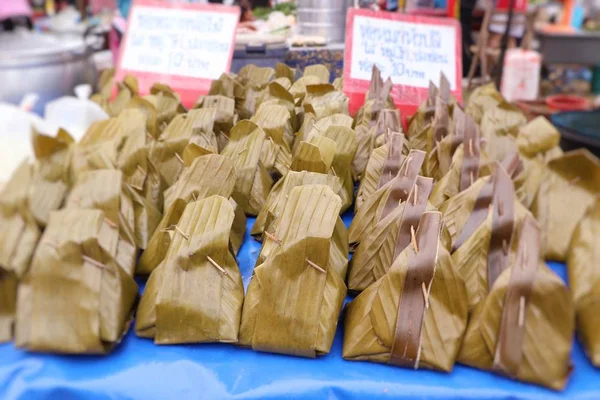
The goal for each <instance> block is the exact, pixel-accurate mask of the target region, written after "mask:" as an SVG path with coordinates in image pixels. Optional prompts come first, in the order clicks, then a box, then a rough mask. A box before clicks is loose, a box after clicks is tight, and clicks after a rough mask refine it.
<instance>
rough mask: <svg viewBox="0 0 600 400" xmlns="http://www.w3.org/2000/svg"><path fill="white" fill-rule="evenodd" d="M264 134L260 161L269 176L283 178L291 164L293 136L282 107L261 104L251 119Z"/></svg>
mask: <svg viewBox="0 0 600 400" xmlns="http://www.w3.org/2000/svg"><path fill="white" fill-rule="evenodd" d="M251 121H252V122H254V123H255V124H256V125H257V126H259V127H260V128H261V129H262V130H263V131H264V132H265V134H266V140H265V142H264V143H263V146H262V149H261V161H262V164H263V165H264V166H265V168H266V169H267V171H268V172H269V173H270V174H271V175H276V176H285V174H287V172H288V171H289V168H290V165H291V163H292V150H291V148H290V145H291V144H292V143H293V137H294V134H293V132H292V125H291V123H290V114H289V112H288V110H287V109H286V108H285V107H284V106H280V105H277V104H263V105H261V106H260V107H259V109H258V112H257V114H256V115H254V116H253V117H252V119H251Z"/></svg>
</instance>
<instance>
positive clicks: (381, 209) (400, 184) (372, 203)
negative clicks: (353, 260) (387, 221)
mask: <svg viewBox="0 0 600 400" xmlns="http://www.w3.org/2000/svg"><path fill="white" fill-rule="evenodd" d="M398 142H399V138H398V140H397V141H396V143H398ZM398 147H399V146H397V147H396V149H397V148H398ZM391 150H394V149H393V148H392V149H391ZM389 154H390V155H389V157H390V159H389V161H390V162H389V163H386V167H387V168H388V170H386V171H384V172H383V173H382V174H381V177H380V179H379V183H378V187H377V190H376V191H375V192H374V193H373V194H372V195H370V196H369V197H368V198H367V199H365V200H364V201H363V204H362V206H361V207H360V209H358V212H357V213H356V215H355V216H354V218H353V220H352V224H351V225H350V230H349V232H348V233H349V240H350V246H351V247H356V246H358V244H359V243H360V242H361V241H362V240H364V239H365V238H367V237H368V236H369V235H370V234H371V230H372V229H373V227H374V226H375V225H377V223H378V222H379V221H381V220H382V219H384V218H385V216H387V215H388V214H389V213H390V212H391V211H393V210H394V209H396V207H397V206H398V204H399V203H400V202H404V201H406V199H407V198H408V195H409V194H410V190H411V189H412V187H413V185H414V184H415V182H416V180H417V176H418V175H419V171H420V170H421V166H422V165H423V160H424V159H425V153H424V152H422V151H420V150H411V151H410V153H409V154H408V156H406V157H404V156H402V157H401V160H400V168H398V161H395V158H396V156H397V152H390V153H389ZM387 171H390V172H391V171H397V172H396V175H392V176H393V179H389V177H390V173H389V172H387Z"/></svg>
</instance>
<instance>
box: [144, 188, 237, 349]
mask: <svg viewBox="0 0 600 400" xmlns="http://www.w3.org/2000/svg"><path fill="white" fill-rule="evenodd" d="M234 219H235V213H234V209H233V207H232V205H231V203H230V202H229V200H228V199H226V198H225V197H221V196H211V197H208V198H206V199H204V200H200V201H197V202H191V203H188V204H187V205H186V206H185V210H184V212H183V215H182V216H181V218H180V219H179V222H178V223H177V228H176V234H175V236H174V237H173V239H172V241H171V244H170V245H169V249H168V251H167V254H166V256H165V259H164V260H163V261H162V262H161V264H160V265H159V266H158V267H157V268H156V269H155V270H154V271H152V274H151V275H150V278H149V280H148V283H147V285H146V289H145V291H144V294H143V296H142V299H141V301H140V306H139V308H138V312H137V319H136V327H135V329H136V334H137V335H138V336H141V337H150V338H154V342H155V343H157V344H174V343H208V342H226V343H236V342H237V340H238V331H239V326H240V318H241V313H242V303H243V300H244V287H243V284H242V277H241V274H240V271H239V268H238V265H237V263H236V260H235V257H234V256H233V254H231V251H230V248H229V240H230V236H231V235H232V233H231V230H232V226H233V223H234Z"/></svg>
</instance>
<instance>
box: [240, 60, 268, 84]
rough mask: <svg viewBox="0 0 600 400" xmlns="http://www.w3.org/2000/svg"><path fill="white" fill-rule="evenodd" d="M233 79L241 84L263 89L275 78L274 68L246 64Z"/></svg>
mask: <svg viewBox="0 0 600 400" xmlns="http://www.w3.org/2000/svg"><path fill="white" fill-rule="evenodd" d="M235 79H236V81H238V82H239V83H240V84H241V85H242V86H246V87H256V88H259V89H263V88H265V87H266V86H267V85H268V84H269V83H271V82H272V81H273V80H274V79H275V69H273V68H271V67H259V66H256V65H254V64H247V65H245V66H243V67H242V69H240V71H239V72H238V74H237V76H236V77H235Z"/></svg>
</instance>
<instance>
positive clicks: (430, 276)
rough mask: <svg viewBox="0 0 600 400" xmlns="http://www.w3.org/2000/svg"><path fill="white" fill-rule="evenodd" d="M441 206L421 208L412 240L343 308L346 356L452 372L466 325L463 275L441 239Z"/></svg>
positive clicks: (353, 358) (346, 357)
mask: <svg viewBox="0 0 600 400" xmlns="http://www.w3.org/2000/svg"><path fill="white" fill-rule="evenodd" d="M441 228H442V222H441V214H440V213H439V212H427V213H425V214H423V216H422V217H421V220H420V222H419V228H418V230H417V233H416V237H415V238H414V241H413V243H414V244H411V245H410V246H408V247H407V248H406V249H405V250H404V251H402V252H401V253H400V254H399V255H398V257H397V258H396V260H395V261H394V263H393V265H392V266H391V267H390V269H389V270H388V271H387V272H386V274H385V275H383V276H382V277H381V278H380V279H378V280H377V282H375V283H374V284H372V285H371V286H369V287H368V288H367V289H366V290H365V291H364V292H362V293H361V294H360V295H358V297H356V299H354V301H352V302H351V303H350V304H349V305H348V306H347V308H346V312H345V317H344V347H343V350H342V356H343V357H344V358H345V359H347V360H369V361H373V362H379V363H384V364H391V365H396V366H403V367H408V368H414V369H418V368H427V369H436V370H440V371H445V372H450V371H452V367H453V366H454V362H455V360H456V357H457V355H458V351H459V349H460V344H461V341H462V337H463V334H464V331H465V329H466V326H467V295H466V289H465V284H464V281H463V280H462V277H461V276H460V274H459V273H458V272H457V271H456V268H455V266H454V263H453V262H452V257H450V254H449V253H448V251H447V250H446V249H445V248H444V246H443V245H442V244H441V243H440V234H441Z"/></svg>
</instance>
